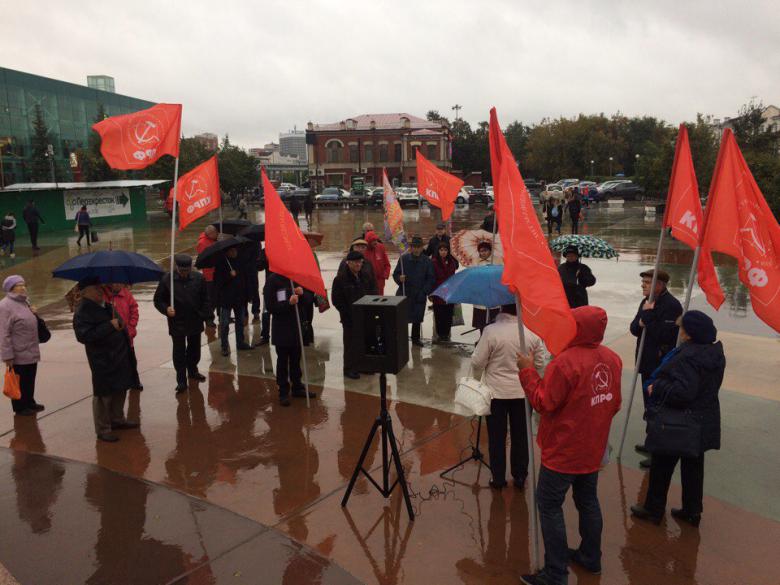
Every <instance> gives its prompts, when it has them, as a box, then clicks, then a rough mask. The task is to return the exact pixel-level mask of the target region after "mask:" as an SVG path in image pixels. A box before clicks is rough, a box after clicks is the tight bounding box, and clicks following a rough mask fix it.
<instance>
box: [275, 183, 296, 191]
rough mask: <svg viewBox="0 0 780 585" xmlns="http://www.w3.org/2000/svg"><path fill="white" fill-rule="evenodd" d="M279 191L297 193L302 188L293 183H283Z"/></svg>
mask: <svg viewBox="0 0 780 585" xmlns="http://www.w3.org/2000/svg"><path fill="white" fill-rule="evenodd" d="M279 189H283V190H285V191H297V190H298V189H300V187H299V186H298V185H295V184H293V183H281V184H280V185H279Z"/></svg>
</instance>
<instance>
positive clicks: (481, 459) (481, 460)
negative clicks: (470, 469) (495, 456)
mask: <svg viewBox="0 0 780 585" xmlns="http://www.w3.org/2000/svg"><path fill="white" fill-rule="evenodd" d="M481 436H482V417H481V416H480V417H477V442H476V444H474V445H472V446H471V455H469V456H468V457H466V458H465V459H463V460H462V461H458V462H457V463H456V464H455V465H453V466H452V467H450V468H448V469H445V470H444V471H442V472H441V473H440V474H439V477H444V476H445V475H447V474H448V473H449V472H450V471H453V470H454V469H457V468H458V467H460V466H461V465H463V464H465V463H468V462H469V461H471V460H472V459H473V460H474V461H476V462H477V463H478V464H479V465H484V466H485V467H487V468H488V469H489V470H490V471H493V470H492V469H490V465H488V464H487V463H485V455H484V453H482V451H480V450H479V439H480V437H481ZM461 453H462V451H461Z"/></svg>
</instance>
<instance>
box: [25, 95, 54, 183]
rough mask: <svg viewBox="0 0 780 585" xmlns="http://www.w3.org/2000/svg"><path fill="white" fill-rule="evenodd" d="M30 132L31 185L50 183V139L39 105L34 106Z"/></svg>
mask: <svg viewBox="0 0 780 585" xmlns="http://www.w3.org/2000/svg"><path fill="white" fill-rule="evenodd" d="M32 130H33V133H32V136H31V139H30V141H31V145H30V146H31V153H30V163H31V164H30V175H29V178H30V180H31V182H33V183H48V182H50V181H51V166H50V163H49V155H48V149H49V144H51V138H50V135H49V128H48V126H46V120H44V118H43V109H42V108H41V106H40V104H36V106H35V117H34V118H33V127H32Z"/></svg>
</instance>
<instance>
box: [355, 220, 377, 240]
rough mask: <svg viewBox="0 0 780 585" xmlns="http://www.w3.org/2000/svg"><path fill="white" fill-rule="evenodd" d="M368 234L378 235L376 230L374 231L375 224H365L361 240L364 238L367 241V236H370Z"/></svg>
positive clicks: (368, 222)
mask: <svg viewBox="0 0 780 585" xmlns="http://www.w3.org/2000/svg"><path fill="white" fill-rule="evenodd" d="M368 232H374V233H376V230H375V229H374V224H373V223H371V222H370V221H367V222H365V223H364V224H363V233H362V234H360V237H361V238H363V239H364V240H365V239H366V235H367V234H368ZM380 241H381V240H380Z"/></svg>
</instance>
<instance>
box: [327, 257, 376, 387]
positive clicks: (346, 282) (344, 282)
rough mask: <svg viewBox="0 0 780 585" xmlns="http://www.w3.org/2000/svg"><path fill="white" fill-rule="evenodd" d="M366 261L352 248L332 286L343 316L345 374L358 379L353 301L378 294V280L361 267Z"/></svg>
mask: <svg viewBox="0 0 780 585" xmlns="http://www.w3.org/2000/svg"><path fill="white" fill-rule="evenodd" d="M364 263H365V259H364V257H363V254H361V253H360V252H358V251H357V250H352V251H350V252H349V254H347V258H346V261H345V264H344V265H343V267H342V268H339V271H338V273H337V274H336V278H334V279H333V285H332V286H331V289H330V292H331V300H332V301H333V306H334V307H336V310H338V312H339V317H341V327H342V329H343V333H344V336H343V342H344V343H343V346H344V375H345V376H346V377H347V378H351V379H353V380H356V379H358V378H360V374H359V373H358V371H357V370H358V368H357V364H356V363H355V358H354V356H355V351H354V349H353V345H354V344H353V340H354V338H355V334H354V330H353V328H352V325H353V323H352V303H354V302H355V301H357V300H358V299H360V298H362V297H364V296H365V295H375V294H376V281H375V280H374V279H373V278H371V277H369V276H368V275H367V274H365V273H364V272H363V271H362V270H361V268H362V267H363V264H364Z"/></svg>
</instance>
